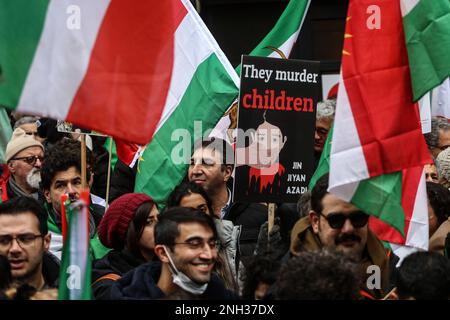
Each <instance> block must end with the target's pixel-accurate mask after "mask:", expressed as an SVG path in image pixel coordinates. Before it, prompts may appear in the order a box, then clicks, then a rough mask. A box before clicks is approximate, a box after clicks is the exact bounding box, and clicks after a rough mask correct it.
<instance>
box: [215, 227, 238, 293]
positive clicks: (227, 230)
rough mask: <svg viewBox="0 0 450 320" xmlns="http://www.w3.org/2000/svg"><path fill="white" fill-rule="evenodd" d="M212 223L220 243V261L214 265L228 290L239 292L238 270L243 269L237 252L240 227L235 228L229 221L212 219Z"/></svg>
mask: <svg viewBox="0 0 450 320" xmlns="http://www.w3.org/2000/svg"><path fill="white" fill-rule="evenodd" d="M214 222H215V225H216V229H217V233H218V234H219V239H220V243H221V248H220V249H219V252H218V254H219V260H220V261H219V263H218V264H216V266H217V267H218V268H216V270H217V272H218V273H219V275H220V276H221V278H222V279H223V280H224V281H225V285H226V287H227V288H228V289H231V290H234V291H236V292H239V288H240V269H242V268H243V266H242V265H241V262H240V250H239V236H240V233H241V226H235V225H233V222H231V221H229V220H222V219H214Z"/></svg>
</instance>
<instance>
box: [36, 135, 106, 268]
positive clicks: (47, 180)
mask: <svg viewBox="0 0 450 320" xmlns="http://www.w3.org/2000/svg"><path fill="white" fill-rule="evenodd" d="M86 158H87V163H88V164H91V163H92V161H93V160H92V153H91V152H90V150H89V149H87V148H86ZM41 176H42V183H41V188H42V193H43V195H44V197H45V207H46V209H47V212H48V228H49V230H50V232H51V233H52V241H51V243H50V251H51V252H52V253H53V254H54V255H56V256H57V257H58V258H60V257H61V252H62V236H61V230H62V222H61V196H62V195H63V194H67V196H68V198H69V199H70V201H71V202H74V201H76V200H78V199H79V198H80V192H81V143H80V142H79V141H76V140H72V139H67V138H65V139H63V140H61V141H58V142H57V143H56V144H55V145H54V146H53V147H52V148H51V149H49V151H48V152H47V154H46V158H45V163H44V164H43V165H42V175H41ZM89 179H90V170H87V180H89ZM88 190H89V187H88ZM104 212H105V208H104V207H102V206H100V205H96V204H93V203H92V201H91V204H90V206H89V235H90V238H91V250H92V251H91V253H92V258H94V259H100V258H102V257H103V256H104V255H105V254H106V253H107V251H108V249H106V248H105V247H104V246H103V245H102V244H101V243H100V240H99V239H98V235H97V226H98V224H99V223H100V220H101V218H102V216H103V214H104Z"/></svg>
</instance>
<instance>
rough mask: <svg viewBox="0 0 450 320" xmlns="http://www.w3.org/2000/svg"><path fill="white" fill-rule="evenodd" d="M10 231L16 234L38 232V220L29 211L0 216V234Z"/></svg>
mask: <svg viewBox="0 0 450 320" xmlns="http://www.w3.org/2000/svg"><path fill="white" fill-rule="evenodd" d="M6 229H8V230H6ZM12 229H14V232H17V233H21V232H29V231H35V230H38V231H39V220H38V218H37V217H36V215H34V214H33V213H32V212H31V211H24V212H20V213H14V214H0V234H1V233H5V231H8V232H9V231H11V230H12Z"/></svg>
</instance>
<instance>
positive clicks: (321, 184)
mask: <svg viewBox="0 0 450 320" xmlns="http://www.w3.org/2000/svg"><path fill="white" fill-rule="evenodd" d="M328 178H329V174H328V173H326V174H324V175H323V176H321V177H320V178H319V179H318V180H317V182H316V185H315V186H314V188H313V189H312V191H311V209H312V210H314V211H315V212H316V213H317V214H320V213H321V212H322V210H323V206H322V199H323V198H324V197H325V195H326V194H327V193H328V191H327V189H328Z"/></svg>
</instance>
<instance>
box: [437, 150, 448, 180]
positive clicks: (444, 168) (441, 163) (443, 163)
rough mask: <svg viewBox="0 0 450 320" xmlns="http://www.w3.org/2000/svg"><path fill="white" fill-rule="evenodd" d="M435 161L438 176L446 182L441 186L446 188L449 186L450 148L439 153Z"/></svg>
mask: <svg viewBox="0 0 450 320" xmlns="http://www.w3.org/2000/svg"><path fill="white" fill-rule="evenodd" d="M436 160H437V163H438V166H437V167H438V170H439V176H440V177H441V178H444V179H445V180H446V183H443V185H444V186H445V187H447V188H448V187H449V186H450V185H449V183H450V148H447V149H445V150H444V151H441V152H439V154H438V156H437V159H436Z"/></svg>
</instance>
